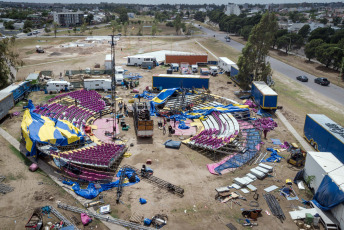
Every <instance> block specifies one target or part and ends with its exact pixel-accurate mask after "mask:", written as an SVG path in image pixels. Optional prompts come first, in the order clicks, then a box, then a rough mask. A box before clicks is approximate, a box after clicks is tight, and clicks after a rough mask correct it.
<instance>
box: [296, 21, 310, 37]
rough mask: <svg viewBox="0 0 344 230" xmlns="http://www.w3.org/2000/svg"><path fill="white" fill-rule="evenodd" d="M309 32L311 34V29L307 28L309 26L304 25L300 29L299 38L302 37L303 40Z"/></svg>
mask: <svg viewBox="0 0 344 230" xmlns="http://www.w3.org/2000/svg"><path fill="white" fill-rule="evenodd" d="M309 32H311V27H310V26H309V24H306V25H304V26H302V27H301V29H300V30H299V32H298V34H299V35H300V36H302V37H303V38H306V37H307V36H308V34H309Z"/></svg>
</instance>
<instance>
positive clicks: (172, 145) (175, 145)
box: [164, 140, 182, 149]
mask: <svg viewBox="0 0 344 230" xmlns="http://www.w3.org/2000/svg"><path fill="white" fill-rule="evenodd" d="M181 144H182V142H181V141H172V140H168V141H166V142H165V143H164V145H165V147H166V148H171V149H179V148H180V145H181Z"/></svg>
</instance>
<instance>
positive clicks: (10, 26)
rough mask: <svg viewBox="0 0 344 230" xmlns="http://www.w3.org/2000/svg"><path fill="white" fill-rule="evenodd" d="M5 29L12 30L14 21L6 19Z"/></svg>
mask: <svg viewBox="0 0 344 230" xmlns="http://www.w3.org/2000/svg"><path fill="white" fill-rule="evenodd" d="M4 26H5V29H7V30H14V29H15V28H14V21H7V22H4Z"/></svg>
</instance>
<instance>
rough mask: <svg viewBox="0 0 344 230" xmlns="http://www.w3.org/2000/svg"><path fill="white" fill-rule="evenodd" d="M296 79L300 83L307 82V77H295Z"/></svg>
mask: <svg viewBox="0 0 344 230" xmlns="http://www.w3.org/2000/svg"><path fill="white" fill-rule="evenodd" d="M296 79H297V80H299V81H302V82H308V77H307V76H297V77H296Z"/></svg>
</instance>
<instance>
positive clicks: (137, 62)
mask: <svg viewBox="0 0 344 230" xmlns="http://www.w3.org/2000/svg"><path fill="white" fill-rule="evenodd" d="M142 62H153V63H154V66H155V65H156V58H155V57H153V56H128V57H127V65H128V66H141V65H142Z"/></svg>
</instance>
